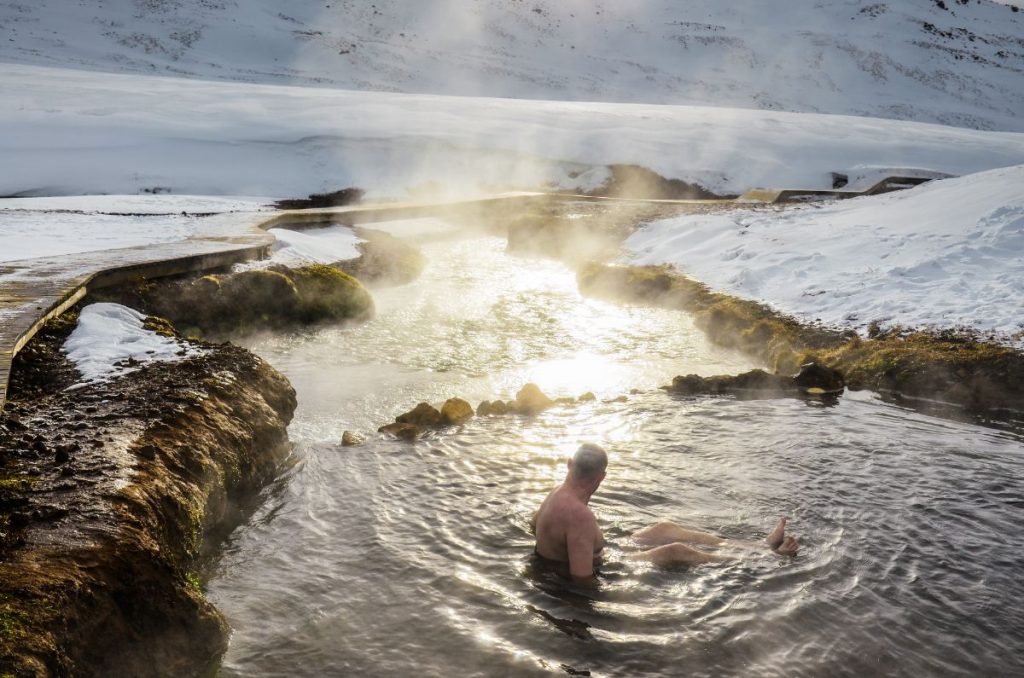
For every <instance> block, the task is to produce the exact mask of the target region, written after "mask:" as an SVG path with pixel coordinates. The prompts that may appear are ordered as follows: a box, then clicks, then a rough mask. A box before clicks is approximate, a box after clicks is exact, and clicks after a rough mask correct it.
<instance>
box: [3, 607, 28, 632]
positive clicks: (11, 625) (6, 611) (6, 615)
mask: <svg viewBox="0 0 1024 678" xmlns="http://www.w3.org/2000/svg"><path fill="white" fill-rule="evenodd" d="M27 622H28V619H27V615H26V614H25V613H24V612H22V611H21V610H18V609H16V608H14V607H12V606H11V604H10V603H3V604H0V638H3V639H4V640H10V639H12V638H16V637H18V636H20V635H23V634H24V633H25V624H26V623H27Z"/></svg>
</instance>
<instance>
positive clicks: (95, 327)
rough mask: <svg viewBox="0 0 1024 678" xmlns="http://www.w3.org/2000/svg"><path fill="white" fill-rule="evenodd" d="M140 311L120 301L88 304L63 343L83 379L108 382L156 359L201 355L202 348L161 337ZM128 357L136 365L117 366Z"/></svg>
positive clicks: (165, 359) (176, 359)
mask: <svg viewBox="0 0 1024 678" xmlns="http://www.w3.org/2000/svg"><path fill="white" fill-rule="evenodd" d="M145 319H146V317H145V316H144V315H142V314H141V313H139V312H137V311H134V310H132V309H130V308H128V307H127V306H122V305H120V304H107V303H101V304H90V305H89V306H86V307H85V308H83V309H82V312H81V315H80V316H79V318H78V326H77V327H75V330H74V331H73V332H72V333H71V336H69V337H68V338H67V340H66V341H65V342H64V352H65V353H66V354H67V356H68V358H69V359H70V360H71V362H73V363H74V364H75V367H76V368H77V369H78V371H79V372H81V374H82V379H83V382H95V381H107V380H110V379H113V378H115V377H119V376H122V375H125V374H128V373H130V372H134V371H136V370H137V369H139V367H140V366H141V365H144V364H146V363H151V362H155V361H165V362H175V361H178V360H183V359H185V358H186V357H192V356H196V355H201V354H202V352H203V351H202V349H198V348H195V347H193V346H190V345H187V344H183V343H182V342H179V341H178V340H177V339H174V338H171V337H164V336H161V335H159V334H157V333H156V332H152V331H150V330H147V329H145V328H144V327H143V326H142V323H143V321H144V320H145ZM129 358H131V359H133V360H134V361H138V363H139V365H136V366H128V365H118V364H117V363H120V362H122V361H126V360H128V359H129Z"/></svg>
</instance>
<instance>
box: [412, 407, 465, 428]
mask: <svg viewBox="0 0 1024 678" xmlns="http://www.w3.org/2000/svg"><path fill="white" fill-rule="evenodd" d="M467 405H468V403H467ZM395 423H398V424H413V425H415V426H420V427H423V428H429V427H433V426H438V425H440V424H441V412H440V411H438V409H437V408H436V407H434V406H433V405H431V404H430V403H420V404H419V405H417V406H416V407H414V408H413V409H411V410H409V411H408V412H406V413H404V414H400V415H398V416H397V417H395Z"/></svg>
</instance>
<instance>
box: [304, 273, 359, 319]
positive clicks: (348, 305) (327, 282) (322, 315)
mask: <svg viewBox="0 0 1024 678" xmlns="http://www.w3.org/2000/svg"><path fill="white" fill-rule="evenodd" d="M291 276H292V280H293V281H294V282H295V286H296V288H297V289H298V294H299V305H298V316H299V319H300V320H301V321H302V322H307V323H312V322H321V321H328V320H347V319H350V318H364V317H368V316H370V315H372V313H373V298H372V297H371V296H370V293H369V292H367V291H366V288H364V287H363V285H362V284H361V283H360V282H359V281H358V280H356V279H355V278H353V277H352V276H350V275H349V274H347V273H345V272H344V271H340V270H338V269H336V268H334V267H333V266H327V265H325V264H313V265H312V266H303V267H302V268H297V269H294V270H293V271H292V272H291Z"/></svg>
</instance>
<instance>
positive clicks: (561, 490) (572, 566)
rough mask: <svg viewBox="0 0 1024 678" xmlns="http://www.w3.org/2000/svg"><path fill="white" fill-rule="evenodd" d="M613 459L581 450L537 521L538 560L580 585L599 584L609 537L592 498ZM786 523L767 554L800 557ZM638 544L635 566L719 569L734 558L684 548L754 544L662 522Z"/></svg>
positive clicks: (597, 450) (593, 449)
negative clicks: (559, 567) (564, 567)
mask: <svg viewBox="0 0 1024 678" xmlns="http://www.w3.org/2000/svg"><path fill="white" fill-rule="evenodd" d="M607 467H608V455H607V454H606V453H605V451H604V450H603V449H601V447H599V446H598V445H594V444H593V443H585V444H583V445H581V446H580V449H578V450H577V451H576V454H575V455H574V456H573V457H572V459H570V460H569V474H568V476H566V479H565V482H564V483H562V484H561V485H559V486H558V487H556V488H555V489H554V490H552V491H551V494H549V495H548V496H547V498H546V499H545V500H544V503H543V504H541V506H540V509H538V510H537V513H536V515H535V516H534V533H535V535H536V537H537V543H536V546H535V549H536V552H537V555H539V556H541V557H542V558H545V559H547V560H551V561H555V562H558V563H563V564H568V566H569V575H570V576H571V577H572V579H573V581H575V582H578V583H585V584H586V583H593V582H594V562H595V560H597V559H599V558H600V553H601V549H603V548H604V535H603V534H602V533H601V528H600V527H598V525H597V518H595V517H594V513H593V511H591V510H590V507H589V506H587V503H588V502H589V501H590V497H591V496H592V495H593V494H594V492H596V491H597V488H598V487H600V485H601V481H603V480H604V476H605V469H606V468H607ZM785 530H786V519H785V518H782V519H780V520H779V523H778V525H776V526H775V529H774V530H772V532H771V534H769V535H768V537H767V539H766V540H765V541H766V544H765V545H766V546H767V548H769V549H771V550H772V551H774V552H775V553H778V554H779V555H784V556H792V555H796V552H797V549H798V548H799V546H798V544H797V542H796V539H794V538H793V537H787V536H786V533H785ZM633 541H634V542H636V544H637V545H638V546H640V547H642V548H644V549H645V550H643V551H640V552H638V553H631V554H629V555H627V556H626V557H627V558H628V559H630V560H646V561H649V562H652V563H655V564H657V565H674V564H688V565H698V564H701V563H715V562H723V561H728V560H733V559H734V557H731V556H726V555H720V554H717V553H709V552H707V551H702V550H700V549H696V548H693V547H691V546H688V545H686V544H684V543H683V542H689V543H691V544H699V545H701V546H712V547H715V546H723V547H728V546H737V547H744V548H749V547H750V546H752V544H750V543H749V542H740V541H734V540H730V539H724V538H722V537H719V536H717V535H714V534H711V533H709V532H701V531H699V530H691V529H689V528H685V527H681V526H679V525H676V524H675V523H670V522H661V523H657V524H655V525H652V526H650V527H645V528H644V529H642V530H640V531H638V532H636V533H634V534H633Z"/></svg>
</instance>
